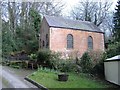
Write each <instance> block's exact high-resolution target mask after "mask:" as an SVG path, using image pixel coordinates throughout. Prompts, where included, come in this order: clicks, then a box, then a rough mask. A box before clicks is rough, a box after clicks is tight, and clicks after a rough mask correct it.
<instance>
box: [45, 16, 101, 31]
mask: <svg viewBox="0 0 120 90" xmlns="http://www.w3.org/2000/svg"><path fill="white" fill-rule="evenodd" d="M44 18H45V19H46V21H47V23H48V25H49V26H50V27H58V28H68V29H74V30H84V31H90V32H99V33H103V32H102V31H101V30H100V29H99V28H98V27H97V26H96V25H94V24H93V23H92V22H88V21H80V20H70V19H65V18H63V17H56V16H47V15H46V16H44Z"/></svg>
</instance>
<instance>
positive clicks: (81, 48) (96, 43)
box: [50, 27, 104, 56]
mask: <svg viewBox="0 0 120 90" xmlns="http://www.w3.org/2000/svg"><path fill="white" fill-rule="evenodd" d="M68 34H72V35H73V38H74V43H73V49H67V35H68ZM88 36H92V38H93V50H102V51H104V34H103V33H96V32H87V31H82V30H72V29H63V28H53V27H51V28H50V50H53V51H60V52H64V53H63V54H65V55H66V56H68V54H66V53H70V52H75V53H77V54H78V55H79V56H81V55H82V54H83V53H84V52H85V51H87V50H88V45H87V44H88V43H87V42H88V40H87V39H88Z"/></svg>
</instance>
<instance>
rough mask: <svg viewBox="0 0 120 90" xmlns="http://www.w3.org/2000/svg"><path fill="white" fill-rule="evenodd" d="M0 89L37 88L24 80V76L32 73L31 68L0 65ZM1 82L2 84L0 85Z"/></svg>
mask: <svg viewBox="0 0 120 90" xmlns="http://www.w3.org/2000/svg"><path fill="white" fill-rule="evenodd" d="M0 68H2V69H1V70H0V77H2V79H0V81H1V80H2V82H0V89H1V86H2V88H37V87H36V86H34V85H33V84H31V83H30V82H28V81H26V80H25V79H24V78H25V76H27V75H29V74H31V73H33V72H34V71H32V70H24V69H14V68H10V67H6V66H0ZM1 83H2V85H1Z"/></svg>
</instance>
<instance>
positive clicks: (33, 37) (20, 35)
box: [2, 8, 41, 55]
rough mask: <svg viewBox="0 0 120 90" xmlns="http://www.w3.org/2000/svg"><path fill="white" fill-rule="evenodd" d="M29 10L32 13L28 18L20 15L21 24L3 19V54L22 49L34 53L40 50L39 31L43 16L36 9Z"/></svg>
mask: <svg viewBox="0 0 120 90" xmlns="http://www.w3.org/2000/svg"><path fill="white" fill-rule="evenodd" d="M11 10H12V8H11ZM29 12H30V14H28V15H27V16H26V18H23V17H24V16H23V17H20V18H22V20H21V21H20V24H16V25H15V26H14V25H11V23H9V22H7V21H4V20H3V21H2V26H3V27H2V52H3V53H2V54H3V55H8V54H9V53H11V52H16V51H21V50H25V51H26V52H27V53H34V52H36V51H37V50H38V47H39V46H38V45H39V43H38V34H39V33H38V31H39V28H40V25H41V16H40V15H39V14H38V12H37V11H35V10H34V9H32V10H30V11H29ZM10 15H12V13H10ZM14 19H16V18H14ZM26 19H27V20H26ZM11 22H12V21H11ZM14 22H15V21H14ZM23 24H24V25H23ZM11 27H14V28H11Z"/></svg>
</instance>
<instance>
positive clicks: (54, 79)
mask: <svg viewBox="0 0 120 90" xmlns="http://www.w3.org/2000/svg"><path fill="white" fill-rule="evenodd" d="M57 75H58V73H56V72H50V71H44V70H40V71H37V72H34V73H33V74H32V75H30V76H28V77H29V78H30V79H32V80H34V81H36V82H37V83H39V84H42V85H43V86H45V87H47V88H106V87H107V85H105V84H104V83H103V82H98V81H96V80H92V79H90V78H87V77H86V76H84V75H83V74H79V75H77V74H72V73H69V79H68V81H66V82H62V81H58V76H57Z"/></svg>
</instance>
